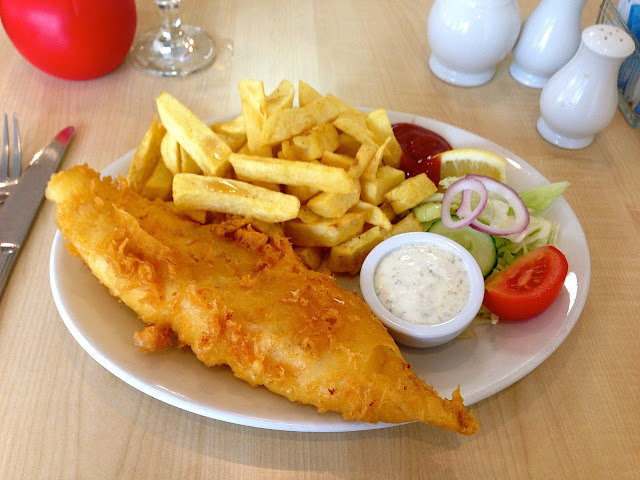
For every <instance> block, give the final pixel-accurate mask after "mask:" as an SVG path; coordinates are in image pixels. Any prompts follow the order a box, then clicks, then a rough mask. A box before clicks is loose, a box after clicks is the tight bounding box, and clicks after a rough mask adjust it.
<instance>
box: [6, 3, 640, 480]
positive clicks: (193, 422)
mask: <svg viewBox="0 0 640 480" xmlns="http://www.w3.org/2000/svg"><path fill="white" fill-rule="evenodd" d="M519 3H520V6H521V13H522V16H523V18H525V17H526V16H528V15H529V14H530V13H531V11H532V10H533V8H535V5H536V4H537V2H535V1H534V0H520V2H519ZM431 4H432V1H430V0H422V1H409V0H401V1H393V2H392V1H369V0H347V1H334V0H323V1H307V0H303V1H297V0H272V1H269V2H266V1H251V0H235V1H231V0H218V1H215V2H207V1H204V0H200V1H198V0H187V1H186V2H184V6H183V7H184V12H183V18H184V20H185V22H186V23H194V22H197V23H199V24H200V25H201V26H203V27H205V28H206V29H207V30H209V31H211V32H213V33H214V34H215V35H216V37H217V38H218V40H219V41H220V43H227V44H228V43H229V40H231V42H232V45H233V56H232V57H230V59H229V61H228V62H226V64H225V63H224V62H223V63H222V64H218V65H217V66H215V67H213V68H211V69H209V70H207V71H205V72H202V73H199V74H196V75H193V76H191V77H188V78H160V77H155V76H152V75H149V74H146V73H144V72H142V71H140V70H138V69H136V68H134V67H133V66H131V65H130V64H129V63H127V62H125V63H124V64H123V65H121V66H120V67H119V68H118V69H117V70H115V71H114V72H112V73H111V74H109V75H107V76H105V77H103V78H99V79H96V80H91V81H82V82H75V81H65V80H60V79H57V78H54V77H51V76H48V75H46V74H44V73H42V72H40V71H39V70H37V69H35V68H34V67H32V66H31V65H30V64H28V63H27V62H26V61H25V60H24V59H23V58H22V57H21V56H20V55H19V54H18V53H17V51H16V50H15V49H14V48H13V46H12V44H11V43H10V41H9V40H8V38H7V36H6V34H5V33H4V32H3V33H1V34H0V52H2V53H0V58H2V69H0V80H1V81H0V92H1V95H0V98H1V99H2V101H1V102H0V103H1V105H0V109H1V110H3V111H5V112H9V113H11V112H16V113H17V115H18V116H19V119H20V127H21V131H22V142H23V148H24V151H25V154H26V155H25V162H26V158H30V157H31V155H32V154H33V153H34V152H35V151H36V150H37V149H38V148H39V147H40V146H42V145H44V144H45V143H46V142H48V141H49V139H50V138H51V137H52V136H53V134H54V132H57V131H58V130H59V129H61V128H62V127H63V126H65V125H67V124H73V125H75V126H76V135H75V138H74V139H73V143H72V144H71V146H70V149H69V151H68V153H67V156H66V157H65V159H64V161H63V164H62V167H61V168H68V167H71V166H72V165H76V164H81V163H85V162H86V163H88V164H89V165H90V166H91V167H93V168H95V169H98V170H100V169H103V168H104V167H106V166H108V165H109V164H110V163H112V162H113V161H114V160H115V159H117V158H119V157H120V156H122V155H123V154H125V153H127V152H128V151H130V150H131V149H133V148H134V147H135V146H136V145H137V144H138V142H139V141H140V139H141V137H142V134H143V133H144V131H145V129H146V127H147V125H148V123H149V121H150V119H151V118H152V117H153V115H154V111H155V97H156V96H157V95H158V94H159V93H160V92H161V91H163V90H166V91H169V92H171V93H172V94H174V95H175V96H176V97H178V98H179V99H180V100H181V101H183V102H184V103H185V104H186V105H188V106H189V107H190V108H191V109H192V110H193V111H194V112H195V113H197V114H198V115H200V116H201V117H202V118H215V117H219V116H228V115H232V114H236V113H237V112H238V111H239V108H240V100H239V96H238V90H237V84H238V82H239V81H240V80H241V79H243V78H253V79H260V80H263V81H264V85H265V89H266V90H268V91H271V90H272V89H273V88H274V87H275V86H276V85H277V84H278V83H279V82H280V80H282V79H288V80H290V81H291V82H292V83H294V85H297V82H298V80H304V81H306V82H307V83H309V84H310V85H312V86H313V87H315V88H316V89H317V90H319V91H320V92H323V93H333V94H334V95H337V96H338V97H340V98H342V99H344V100H346V101H348V102H349V103H351V104H353V105H359V106H369V107H377V106H383V107H386V108H387V109H389V110H396V111H403V112H410V113H415V114H418V115H423V116H427V117H430V118H434V119H437V120H440V121H443V122H447V123H450V124H453V125H456V126H458V127H461V128H463V129H466V130H469V131H471V132H473V133H475V134H478V135H480V136H482V137H485V138H487V139H489V140H491V141H493V142H496V143H497V144H499V145H501V146H503V147H505V148H506V149H508V150H510V151H512V152H514V153H515V154H516V155H518V156H520V157H521V158H523V159H525V160H526V161H527V162H528V163H530V164H531V165H532V166H533V167H535V168H536V169H537V170H539V171H540V172H541V173H542V174H543V175H544V176H546V177H547V178H548V179H549V180H551V181H560V180H568V181H570V182H571V187H570V188H569V189H568V190H567V191H566V194H565V198H566V200H567V201H568V203H569V205H570V206H571V208H572V209H573V210H574V211H575V213H576V215H577V217H578V219H579V220H580V223H581V224H582V227H583V229H584V232H585V234H586V237H587V240H588V245H589V250H590V254H591V269H592V270H591V272H592V276H591V286H590V291H589V295H588V298H587V301H586V305H585V306H584V310H583V312H582V315H581V316H580V318H579V320H578V322H577V324H576V326H575V328H574V329H573V330H572V331H571V333H570V334H569V335H568V337H567V338H566V340H565V341H564V342H563V343H562V345H560V347H559V348H558V349H557V351H555V352H554V353H553V354H552V355H551V356H550V357H549V358H548V359H547V360H546V361H545V362H544V363H542V365H540V366H539V367H538V368H537V369H535V370H534V371H533V372H532V373H530V374H529V375H527V376H526V377H525V378H523V379H522V380H520V381H518V382H516V383H515V384H514V385H512V386H510V387H508V388H506V389H504V390H503V391H501V392H499V393H497V394H495V395H493V396H491V397H489V398H487V399H486V400H483V401H480V402H479V403H477V404H475V405H474V406H473V411H474V412H475V414H476V416H477V418H478V419H479V421H480V424H481V427H480V430H479V432H478V433H477V434H476V435H475V436H472V437H464V436H460V435H457V434H454V433H450V432H446V431H443V430H440V429H437V428H434V427H430V426H426V425H421V424H420V425H418V424H411V425H402V426H396V427H393V428H387V429H380V430H371V431H364V432H348V433H296V432H285V431H272V430H264V429H257V428H252V427H248V426H240V425H235V424H231V423H225V422H222V421H218V420H213V419H209V418H205V417H202V416H198V415H195V414H192V413H188V412H186V411H183V410H180V409H178V408H176V407H173V406H169V405H167V404H165V403H162V402H160V401H158V400H155V399H154V398H151V397H150V396H147V395H145V394H143V393H141V392H139V391H138V390H136V389H134V388H132V387H130V386H129V385H127V384H126V383H124V382H122V381H121V380H119V379H118V378H116V377H115V376H114V375H112V374H111V373H109V372H108V371H107V370H105V369H104V368H103V367H101V366H100V365H99V364H98V363H97V362H96V361H95V360H93V359H92V358H91V357H90V356H89V355H88V354H87V353H85V351H84V350H83V349H82V348H81V347H80V345H79V344H78V343H76V341H75V340H74V339H73V337H72V336H71V334H70V333H69V331H68V330H67V328H66V327H65V325H64V323H63V322H62V320H61V317H60V315H59V313H58V311H57V309H56V306H55V305H54V301H53V298H52V294H51V290H50V287H49V264H48V261H49V253H50V248H51V242H52V239H53V236H54V234H55V232H56V227H55V224H54V209H53V205H52V204H50V203H47V202H45V203H44V204H43V205H42V207H41V209H40V211H39V214H38V216H37V218H36V221H35V223H34V225H33V228H32V230H31V233H30V235H29V237H28V240H27V243H26V245H25V247H24V249H23V251H22V253H21V255H20V257H19V259H18V261H17V263H16V265H15V268H14V271H13V273H12V276H11V278H10V281H9V283H8V286H7V289H6V291H5V293H4V296H3V298H2V299H1V301H0V358H1V359H2V360H1V361H0V412H1V413H2V414H1V415H0V478H3V479H15V478H29V479H32V478H55V479H60V478H65V479H67V478H83V479H88V478H109V479H113V478H127V479H128V478H141V479H142V478H247V479H249V478H264V479H268V478H304V479H319V478H335V479H352V478H354V479H355V478H358V479H367V478H384V479H409V478H431V479H448V478H517V479H538V478H554V479H557V478H570V479H574V478H617V479H631V478H640V433H639V432H640V409H639V408H638V405H639V402H638V398H639V397H640V355H639V349H638V343H639V342H638V339H639V338H640V336H639V334H638V327H639V323H638V322H639V320H640V300H639V299H640V273H639V272H640V255H639V254H638V251H639V249H638V240H639V239H640V188H638V187H639V186H640V130H638V129H632V128H631V127H630V126H629V125H628V124H627V122H626V121H625V119H624V118H623V116H622V114H621V113H620V112H617V113H616V116H615V118H614V120H613V122H612V123H611V124H610V125H609V127H608V128H607V129H606V130H605V131H604V132H602V133H600V134H598V135H597V136H596V138H595V141H594V142H593V143H592V144H591V145H590V146H589V147H587V148H585V149H582V150H576V151H570V150H563V149H560V148H557V147H555V146H553V145H551V144H549V143H547V142H546V141H545V140H543V139H542V137H540V135H539V134H538V133H537V131H536V128H535V123H536V120H537V118H538V115H539V108H538V99H539V95H540V91H539V90H536V89H530V88H527V87H524V86H522V85H520V84H518V83H517V82H516V81H515V80H514V79H512V78H511V76H510V75H509V73H508V65H509V62H510V60H511V56H509V57H507V58H506V59H505V60H504V61H503V62H502V63H500V65H499V66H498V69H497V73H496V76H495V77H494V78H493V80H492V81H490V82H489V83H488V84H486V85H484V86H481V87H476V88H460V87H455V86H451V85H449V84H446V83H443V82H442V81H440V80H438V79H437V78H435V77H434V76H433V75H432V74H431V72H430V71H429V68H428V67H427V64H426V59H427V57H428V54H429V44H428V42H427V37H426V23H427V15H428V12H429V9H430V7H431ZM598 6H599V2H598V1H597V0H589V1H588V2H587V5H586V8H585V9H584V13H583V25H584V26H588V25H590V24H592V23H595V19H596V16H597V11H598ZM137 7H138V31H142V30H145V29H147V28H149V27H151V26H153V25H154V24H155V23H157V21H158V17H157V12H156V11H155V10H154V9H155V7H154V5H153V2H152V1H151V0H145V1H142V0H139V2H138V5H137ZM427 380H428V379H427ZM213 390H215V386H214V387H213Z"/></svg>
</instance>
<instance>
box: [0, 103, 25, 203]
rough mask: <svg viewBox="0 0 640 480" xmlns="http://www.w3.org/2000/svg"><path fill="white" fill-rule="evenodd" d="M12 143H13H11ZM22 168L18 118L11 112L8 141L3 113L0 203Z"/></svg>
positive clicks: (16, 181)
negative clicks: (10, 131) (10, 137)
mask: <svg viewBox="0 0 640 480" xmlns="http://www.w3.org/2000/svg"><path fill="white" fill-rule="evenodd" d="M11 143H13V145H12V144H11ZM21 169H22V151H21V148H20V133H19V131H18V119H17V117H16V114H15V113H14V114H13V142H10V141H9V122H8V120H7V114H6V113H5V114H4V128H3V135H2V161H0V204H2V203H3V202H4V200H5V198H6V197H7V195H9V193H10V189H11V187H12V186H13V185H15V184H16V183H18V179H19V178H20V173H21Z"/></svg>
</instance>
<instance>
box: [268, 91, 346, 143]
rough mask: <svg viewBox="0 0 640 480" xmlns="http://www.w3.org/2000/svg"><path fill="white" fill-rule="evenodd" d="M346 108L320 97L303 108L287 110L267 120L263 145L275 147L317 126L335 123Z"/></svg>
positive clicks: (276, 113)
mask: <svg viewBox="0 0 640 480" xmlns="http://www.w3.org/2000/svg"><path fill="white" fill-rule="evenodd" d="M344 109H345V107H344V106H343V105H342V104H340V103H338V102H336V101H333V100H332V99H330V98H327V97H320V98H318V99H316V100H315V101H313V102H312V103H310V104H308V105H306V106H304V107H301V108H287V109H284V110H280V111H278V112H275V113H274V114H273V115H271V116H270V117H268V118H267V120H266V121H265V122H264V125H263V127H262V143H263V145H275V144H276V143H280V142H282V141H283V140H286V139H288V138H291V137H294V136H295V135H299V134H301V133H302V132H304V131H306V130H309V129H311V128H312V127H314V126H316V125H320V124H322V123H327V122H332V121H334V120H335V119H336V118H337V117H338V116H339V115H340V114H341V113H344V111H345V110H344Z"/></svg>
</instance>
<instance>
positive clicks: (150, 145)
mask: <svg viewBox="0 0 640 480" xmlns="http://www.w3.org/2000/svg"><path fill="white" fill-rule="evenodd" d="M165 133H166V130H165V128H164V127H163V125H162V124H161V123H160V122H159V121H158V119H157V117H154V119H153V121H152V122H151V124H150V125H149V127H148V128H147V131H146V132H145V134H144V136H143V137H142V141H141V142H140V144H139V145H138V147H137V148H136V151H135V152H134V154H133V158H132V159H131V163H130V164H129V169H128V170H127V175H126V180H127V183H128V184H129V186H130V187H131V188H133V190H134V191H136V192H140V191H141V190H142V187H143V186H144V184H145V183H147V180H149V178H150V177H151V175H153V172H154V171H155V170H156V166H157V165H158V162H159V161H160V160H161V158H162V157H161V154H160V144H161V142H162V139H163V138H164V135H165Z"/></svg>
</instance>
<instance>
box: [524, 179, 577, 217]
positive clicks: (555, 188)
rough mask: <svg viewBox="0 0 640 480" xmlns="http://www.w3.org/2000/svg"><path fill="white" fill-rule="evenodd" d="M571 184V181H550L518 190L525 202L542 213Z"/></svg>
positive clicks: (536, 211)
mask: <svg viewBox="0 0 640 480" xmlns="http://www.w3.org/2000/svg"><path fill="white" fill-rule="evenodd" d="M568 186H569V182H556V183H549V184H548V185H541V186H540V187H534V188H531V189H529V190H525V191H523V192H518V195H520V198H521V199H522V200H523V201H524V204H525V205H526V206H527V207H528V208H529V210H532V211H533V212H535V213H542V212H543V211H544V210H545V209H546V208H547V207H548V206H549V205H551V204H552V203H553V202H555V201H556V199H558V197H560V195H562V194H563V193H564V191H565V190H566V189H567V187H568Z"/></svg>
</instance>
